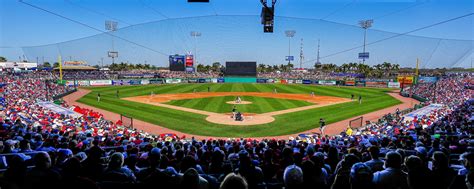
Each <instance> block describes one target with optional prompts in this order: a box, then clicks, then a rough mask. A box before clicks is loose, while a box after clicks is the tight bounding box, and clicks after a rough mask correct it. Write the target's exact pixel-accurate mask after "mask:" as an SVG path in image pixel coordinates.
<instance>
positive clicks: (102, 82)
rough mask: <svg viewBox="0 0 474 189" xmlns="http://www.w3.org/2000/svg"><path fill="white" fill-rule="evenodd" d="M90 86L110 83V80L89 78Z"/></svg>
mask: <svg viewBox="0 0 474 189" xmlns="http://www.w3.org/2000/svg"><path fill="white" fill-rule="evenodd" d="M90 85H91V86H104V85H112V80H91V81H90Z"/></svg>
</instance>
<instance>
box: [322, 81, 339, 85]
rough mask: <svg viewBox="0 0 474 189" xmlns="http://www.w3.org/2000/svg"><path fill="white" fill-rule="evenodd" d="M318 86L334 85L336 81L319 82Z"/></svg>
mask: <svg viewBox="0 0 474 189" xmlns="http://www.w3.org/2000/svg"><path fill="white" fill-rule="evenodd" d="M318 84H320V85H336V81H333V80H319V81H318Z"/></svg>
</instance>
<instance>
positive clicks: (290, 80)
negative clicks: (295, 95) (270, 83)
mask: <svg viewBox="0 0 474 189" xmlns="http://www.w3.org/2000/svg"><path fill="white" fill-rule="evenodd" d="M286 81H287V82H288V83H290V84H292V83H295V80H293V79H288V80H286Z"/></svg>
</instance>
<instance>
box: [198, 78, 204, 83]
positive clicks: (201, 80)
mask: <svg viewBox="0 0 474 189" xmlns="http://www.w3.org/2000/svg"><path fill="white" fill-rule="evenodd" d="M198 83H206V79H202V78H199V79H198Z"/></svg>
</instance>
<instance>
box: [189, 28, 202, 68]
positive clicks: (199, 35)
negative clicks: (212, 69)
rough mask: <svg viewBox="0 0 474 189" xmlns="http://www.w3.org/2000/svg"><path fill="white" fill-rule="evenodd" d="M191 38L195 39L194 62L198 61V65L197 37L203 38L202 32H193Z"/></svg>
mask: <svg viewBox="0 0 474 189" xmlns="http://www.w3.org/2000/svg"><path fill="white" fill-rule="evenodd" d="M191 36H192V37H194V60H196V65H197V63H198V61H197V56H196V54H197V37H201V32H197V31H192V32H191Z"/></svg>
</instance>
